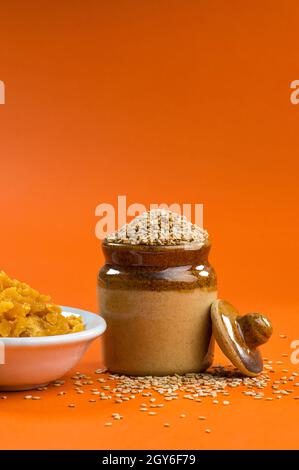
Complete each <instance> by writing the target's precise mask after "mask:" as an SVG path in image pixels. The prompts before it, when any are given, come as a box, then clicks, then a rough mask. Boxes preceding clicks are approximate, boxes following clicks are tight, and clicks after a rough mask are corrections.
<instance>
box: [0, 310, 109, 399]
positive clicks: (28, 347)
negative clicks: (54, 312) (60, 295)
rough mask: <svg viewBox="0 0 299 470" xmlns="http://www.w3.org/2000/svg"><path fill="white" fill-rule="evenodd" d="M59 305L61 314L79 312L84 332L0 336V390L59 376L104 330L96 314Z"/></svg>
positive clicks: (33, 385) (21, 387)
mask: <svg viewBox="0 0 299 470" xmlns="http://www.w3.org/2000/svg"><path fill="white" fill-rule="evenodd" d="M61 308H62V313H63V315H65V316H69V315H80V316H81V317H82V319H83V322H84V325H85V329H84V331H80V332H78V333H70V334H68V335H56V336H40V337H34V338H0V390H6V391H13V390H30V389H33V388H37V387H41V386H43V385H46V384H48V383H49V382H51V381H52V380H56V379H59V378H60V377H62V376H63V375H64V374H66V373H67V372H68V371H69V370H70V369H72V368H73V367H74V366H75V365H76V364H77V362H78V361H79V360H80V359H81V357H82V356H83V354H84V352H85V351H86V349H87V348H88V346H89V345H90V343H91V342H92V341H93V340H94V339H95V338H97V337H98V336H100V335H101V334H102V333H104V331H105V330H106V322H105V320H104V319H103V318H102V317H100V316H99V315H95V314H94V313H89V312H86V311H84V310H80V309H78V308H71V307H61Z"/></svg>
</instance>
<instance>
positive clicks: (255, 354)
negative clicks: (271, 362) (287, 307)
mask: <svg viewBox="0 0 299 470" xmlns="http://www.w3.org/2000/svg"><path fill="white" fill-rule="evenodd" d="M211 317H212V324H213V335H214V337H215V339H216V341H217V343H218V345H219V347H220V348H221V350H222V352H223V353H224V354H225V356H226V357H227V358H228V359H229V360H230V361H231V362H232V363H233V365H234V366H235V367H237V368H238V369H239V370H240V371H241V372H242V373H243V374H245V375H248V376H249V377H254V376H256V375H258V374H259V373H260V372H261V371H262V370H263V359H262V356H261V353H260V351H259V350H258V349H257V348H258V346H260V345H261V344H263V343H266V342H267V341H268V339H269V338H270V336H271V334H272V325H271V322H270V320H268V318H267V317H265V316H264V315H262V314H260V313H248V314H247V315H244V316H241V315H240V314H239V312H238V310H237V309H236V308H235V307H233V306H232V305H231V304H230V303H228V302H226V301H225V300H220V299H219V300H215V301H214V302H213V303H212V306H211Z"/></svg>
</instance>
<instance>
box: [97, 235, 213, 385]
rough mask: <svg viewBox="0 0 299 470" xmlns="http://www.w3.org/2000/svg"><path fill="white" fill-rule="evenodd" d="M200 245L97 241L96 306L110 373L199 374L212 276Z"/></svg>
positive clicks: (207, 361)
mask: <svg viewBox="0 0 299 470" xmlns="http://www.w3.org/2000/svg"><path fill="white" fill-rule="evenodd" d="M209 251H210V242H209V241H207V242H206V243H205V245H204V246H199V245H198V244H196V243H189V244H188V243H187V244H185V245H180V246H144V245H142V246H141V245H122V244H115V243H109V242H107V241H105V242H104V243H103V252H104V255H105V260H106V263H105V265H104V266H103V268H102V269H101V270H100V273H99V277H98V292H99V308H100V312H101V315H102V316H103V317H104V319H105V320H106V322H107V331H106V334H105V335H104V362H105V365H106V366H107V367H108V369H109V370H110V371H112V372H116V373H120V374H128V375H140V376H143V375H157V376H161V375H171V374H185V373H188V372H200V371H203V370H205V369H207V368H208V367H209V366H210V365H211V364H212V361H213V352H214V340H213V339H212V325H211V317H210V306H211V304H212V302H213V301H214V300H215V299H216V297H217V291H216V276H215V271H214V269H213V268H212V267H211V266H210V264H209V262H208V254H209Z"/></svg>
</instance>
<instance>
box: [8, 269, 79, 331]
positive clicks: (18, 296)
mask: <svg viewBox="0 0 299 470" xmlns="http://www.w3.org/2000/svg"><path fill="white" fill-rule="evenodd" d="M83 329H84V325H83V322H82V319H81V318H80V317H77V316H75V315H71V316H69V317H64V316H63V315H62V313H61V308H60V307H59V306H58V305H55V304H53V303H52V302H51V297H49V296H48V295H43V294H40V293H39V292H37V291H36V290H35V289H32V288H31V287H30V286H28V285H27V284H25V283H24V282H20V281H17V280H16V279H11V278H10V277H9V276H8V275H7V274H6V273H5V272H4V271H0V337H25V336H53V335H63V334H68V333H75V332H77V331H82V330H83Z"/></svg>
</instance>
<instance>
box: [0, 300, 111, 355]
mask: <svg viewBox="0 0 299 470" xmlns="http://www.w3.org/2000/svg"><path fill="white" fill-rule="evenodd" d="M61 309H62V313H67V314H68V315H69V314H74V315H81V316H82V318H83V322H84V323H85V322H86V321H88V320H90V321H91V322H92V323H93V325H92V326H88V324H87V325H86V324H85V330H83V331H78V332H77V333H69V334H67V335H55V336H36V337H24V338H0V342H1V343H2V344H4V345H7V346H22V347H24V346H46V345H59V344H70V343H77V342H84V341H90V340H92V339H94V338H97V337H98V336H100V335H101V334H102V333H104V331H105V330H106V327H107V325H106V322H105V320H104V318H102V317H100V316H99V315H97V314H95V313H91V312H88V311H87V310H82V309H80V308H73V307H65V306H63V305H62V306H61Z"/></svg>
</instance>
